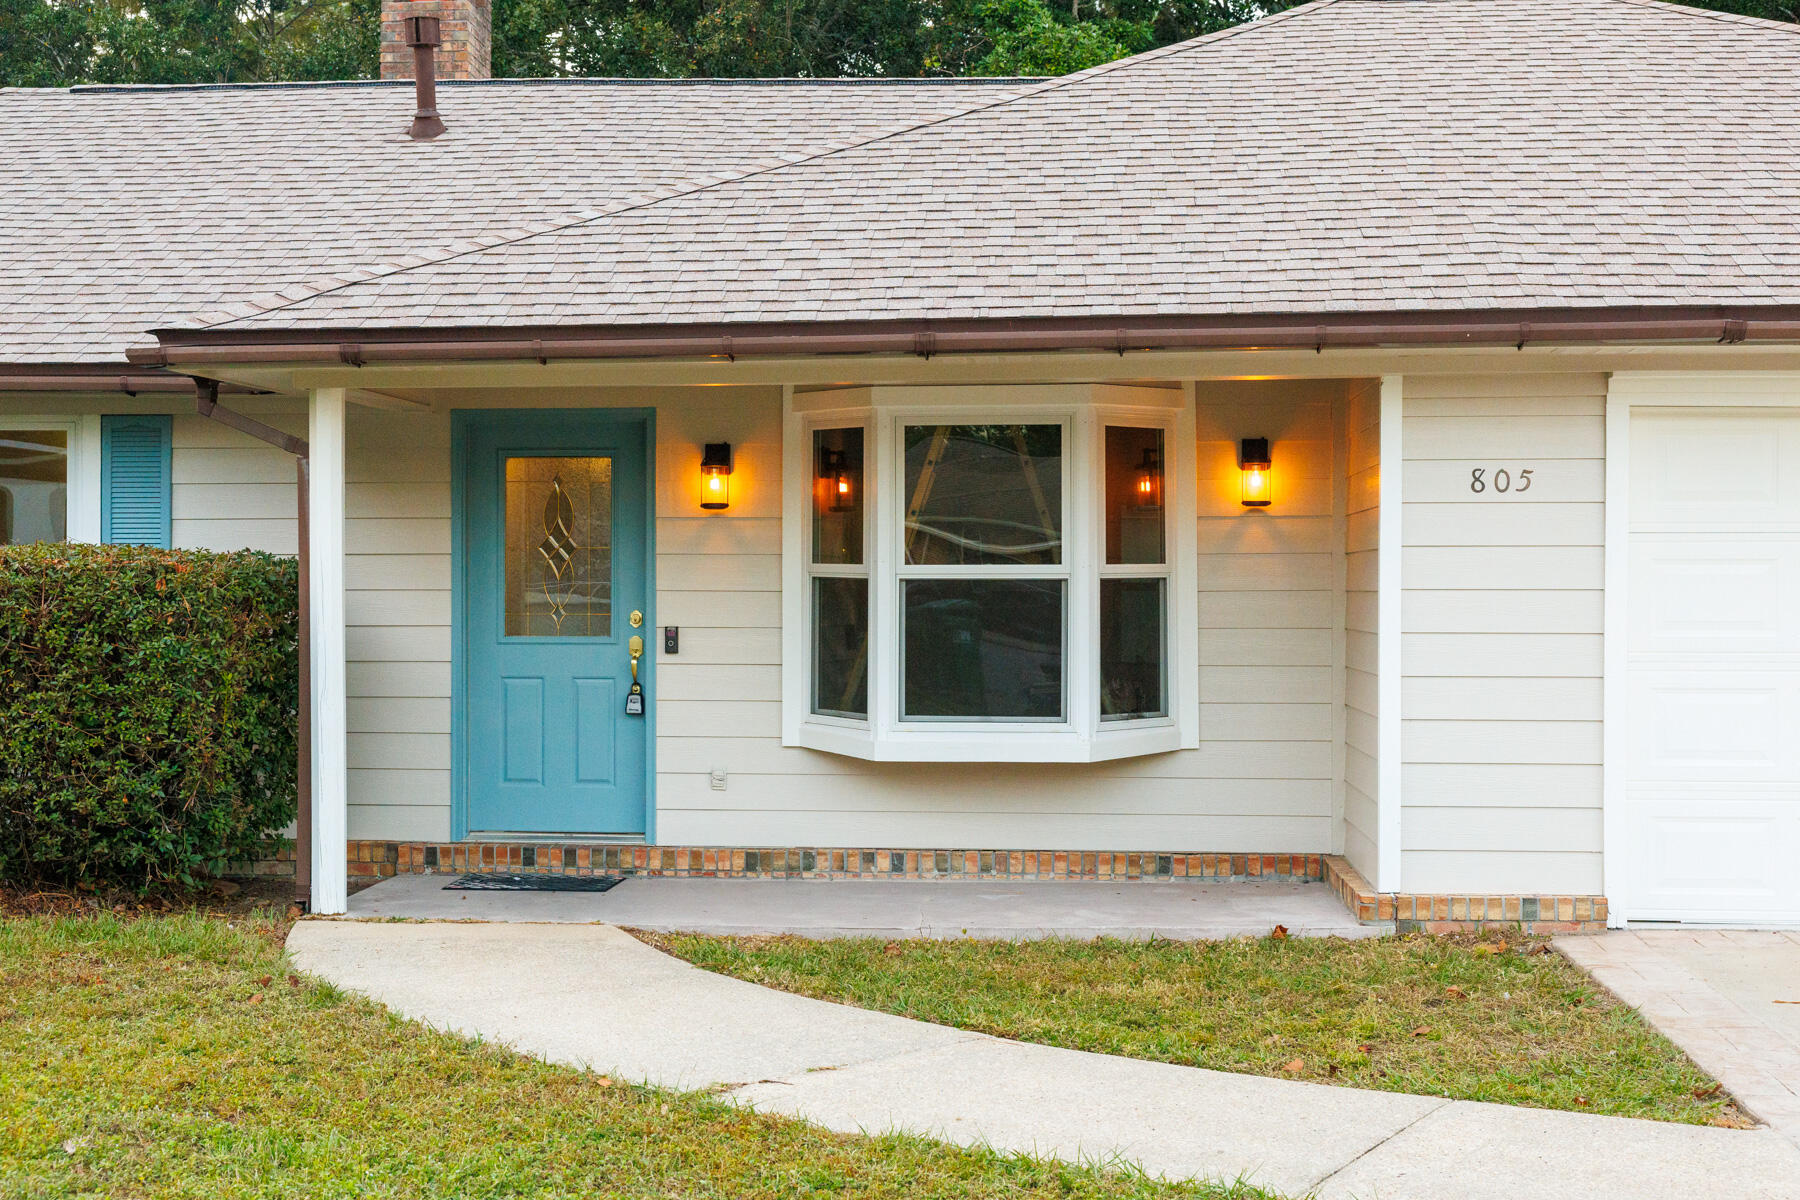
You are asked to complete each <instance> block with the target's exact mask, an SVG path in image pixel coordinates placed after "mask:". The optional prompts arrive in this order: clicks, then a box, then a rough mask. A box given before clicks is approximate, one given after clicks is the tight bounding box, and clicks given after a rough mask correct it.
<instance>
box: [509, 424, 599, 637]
mask: <svg viewBox="0 0 1800 1200" xmlns="http://www.w3.org/2000/svg"><path fill="white" fill-rule="evenodd" d="M611 633H612V459H610V458H509V459H507V460H506V636H507V637H608V636H610V635H611Z"/></svg>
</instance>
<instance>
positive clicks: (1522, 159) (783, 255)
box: [230, 0, 1800, 330]
mask: <svg viewBox="0 0 1800 1200" xmlns="http://www.w3.org/2000/svg"><path fill="white" fill-rule="evenodd" d="M1797 114H1800V30H1797V29H1796V28H1795V27H1792V26H1787V25H1780V24H1776V23H1773V22H1764V21H1755V20H1750V19H1746V18H1730V17H1724V18H1721V17H1718V16H1716V15H1713V14H1707V13H1702V12H1698V11H1696V10H1692V9H1684V8H1677V7H1673V6H1670V5H1665V4H1658V3H1653V2H1650V0H1322V2H1321V3H1317V4H1314V5H1311V6H1308V7H1306V8H1302V9H1297V10H1294V11H1291V12H1289V13H1286V14H1283V15H1281V16H1277V17H1274V18H1271V19H1269V20H1265V21H1262V22H1258V23H1256V24H1253V25H1250V26H1245V27H1241V28H1239V29H1237V30H1234V31H1229V32H1227V33H1225V34H1221V35H1214V36H1213V37H1210V38H1205V39H1200V40H1198V41H1195V42H1191V43H1187V44H1185V45H1183V46H1180V47H1173V48H1169V49H1165V50H1163V51H1156V52H1152V53H1150V54H1147V55H1142V56H1139V57H1138V58H1136V59H1131V60H1126V61H1125V62H1123V63H1117V64H1111V65H1109V66H1107V67H1102V68H1096V69H1095V70H1093V71H1090V72H1086V73H1084V74H1082V75H1078V76H1072V77H1069V78H1067V79H1064V80H1058V81H1052V82H1049V83H1046V84H1043V85H1040V86H1039V87H1037V88H1035V89H1032V88H1028V89H1024V91H1023V94H1021V95H1020V96H1018V97H1015V98H1010V99H1004V100H1000V101H998V102H994V103H990V104H986V105H983V106H980V107H977V108H974V109H973V110H972V111H969V112H967V113H964V114H962V115H959V116H955V117H952V118H950V119H946V120H940V121H933V122H929V123H925V124H922V125H921V126H920V127H918V128H916V129H914V130H911V131H908V132H904V133H900V134H896V135H892V136H887V137H883V138H880V139H878V140H874V141H871V142H869V143H868V144H866V145H863V146H860V147H856V148H851V149H846V150H841V151H838V152H835V153H830V154H826V155H823V156H819V157H815V158H813V159H811V160H809V161H804V162H799V163H796V164H793V165H789V166H786V167H782V168H781V169H778V170H770V171H762V172H759V173H755V174H751V175H748V176H747V177H745V178H742V179H739V180H736V181H733V182H727V183H722V184H718V185H715V186H711V187H707V188H704V189H701V190H697V191H693V192H690V193H686V194H682V195H679V196H674V197H671V198H667V199H664V200H662V201H660V202H657V203H654V204H649V205H644V206H640V207H637V208H633V209H629V210H627V211H621V212H617V213H615V214H613V215H610V216H605V217H601V218H597V219H592V220H587V221H583V222H581V223H578V224H575V225H572V226H570V227H568V228H565V229H562V230H560V231H555V232H548V233H543V234H539V235H537V236H533V237H529V238H526V239H523V240H521V241H518V242H516V243H513V244H510V245H507V246H504V247H498V248H494V249H490V250H486V251H482V252H477V253H469V254H464V255H461V256H457V257H454V258H452V259H449V260H447V261H444V262H441V263H437V264H432V265H426V266H421V267H416V268H413V269H409V270H404V271H398V272H394V273H391V274H388V275H385V276H383V277H381V278H378V279H372V280H368V281H364V282H360V283H357V284H354V285H352V286H347V287H343V288H339V289H336V290H332V291H330V292H328V293H326V294H323V295H319V296H317V297H315V298H312V299H308V300H305V301H302V302H299V303H292V304H288V305H285V306H283V307H281V308H279V309H277V310H275V311H272V312H266V313H263V314H259V315H253V316H250V317H247V318H243V319H240V320H237V321H235V322H233V323H232V324H231V326H230V327H231V328H242V329H256V330H271V329H279V328H308V327H321V326H340V325H356V326H365V327H410V326H422V325H439V326H444V325H450V326H492V325H500V324H539V325H557V324H563V325H609V324H639V323H662V322H674V323H683V322H712V321H743V322H757V321H792V320H812V319H821V320H823V319H829V320H854V319H888V318H980V317H1008V318H1017V317H1050V316H1061V317H1070V316H1093V315H1113V314H1139V315H1149V314H1177V313H1292V312H1315V311H1347V310H1389V311H1392V310H1411V309H1427V310H1446V309H1479V308H1493V307H1507V308H1536V307H1564V306H1573V307H1585V306H1603V305H1652V306H1654V305H1674V304H1683V305H1686V304H1699V303H1714V302H1717V303H1797V302H1800V121H1797V120H1796V119H1795V118H1796V115H1797Z"/></svg>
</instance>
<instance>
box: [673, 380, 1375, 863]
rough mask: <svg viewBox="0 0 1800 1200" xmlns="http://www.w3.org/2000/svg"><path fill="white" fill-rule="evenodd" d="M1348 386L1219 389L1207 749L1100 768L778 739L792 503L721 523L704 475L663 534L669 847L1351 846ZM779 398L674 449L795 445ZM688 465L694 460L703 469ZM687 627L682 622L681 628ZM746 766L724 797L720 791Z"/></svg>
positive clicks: (1203, 610)
mask: <svg viewBox="0 0 1800 1200" xmlns="http://www.w3.org/2000/svg"><path fill="white" fill-rule="evenodd" d="M1338 390H1341V388H1339V386H1338V385H1329V386H1324V387H1321V386H1319V385H1304V384H1301V385H1284V384H1275V385H1269V384H1263V385H1258V386H1256V387H1255V388H1246V387H1244V386H1242V385H1225V386H1224V387H1221V388H1216V389H1215V387H1214V385H1202V386H1201V398H1200V404H1199V429H1200V432H1199V475H1200V477H1201V478H1200V497H1201V498H1200V517H1199V522H1198V526H1197V528H1195V529H1194V530H1192V531H1191V532H1189V531H1180V530H1178V531H1176V536H1193V537H1196V538H1197V539H1198V548H1199V556H1200V570H1199V587H1200V596H1199V600H1200V603H1199V614H1200V629H1199V631H1198V632H1199V646H1200V653H1201V679H1200V694H1201V716H1200V727H1201V747H1200V749H1198V750H1185V751H1179V752H1176V753H1170V754H1159V755H1152V756H1148V757H1144V758H1137V759H1126V760H1121V761H1116V762H1106V763H1095V764H1075V765H1070V764H981V765H971V764H943V765H939V764H900V763H878V762H869V761H865V760H862V759H855V758H847V757H842V756H838V755H832V754H826V753H822V752H819V751H814V750H807V749H803V748H799V747H784V746H783V745H782V744H781V738H780V735H781V677H780V657H781V654H780V621H781V607H780V603H779V602H780V551H781V528H780V519H779V517H780V506H779V504H778V503H777V502H776V501H777V498H776V497H775V496H773V495H768V496H767V497H766V501H767V502H766V503H765V496H764V494H763V493H762V491H761V490H760V482H759V487H758V489H757V490H756V491H755V492H751V493H746V494H745V495H744V496H743V498H742V499H740V493H739V490H738V489H739V484H740V476H741V475H743V474H744V473H745V470H746V468H745V465H744V461H745V460H744V459H743V458H742V457H740V458H739V468H738V470H739V474H737V475H734V476H733V479H732V489H733V492H732V507H731V509H730V510H729V511H728V512H727V513H725V514H722V515H719V516H715V517H706V516H702V515H701V514H700V512H699V510H698V508H697V506H696V502H695V498H694V496H693V493H692V490H691V489H692V483H691V481H690V480H685V479H684V480H683V481H682V482H683V487H682V488H681V489H674V490H673V495H672V496H671V500H672V501H673V503H672V505H669V506H665V507H664V508H663V510H662V514H661V519H660V520H659V523H658V542H659V544H658V547H657V549H658V560H657V562H658V577H657V585H658V589H659V593H660V595H659V612H658V620H659V622H660V623H662V624H679V625H681V626H682V631H681V654H680V656H679V657H677V658H662V659H660V660H659V662H658V666H657V671H658V674H657V681H658V688H659V691H660V693H661V694H660V697H659V700H658V708H657V732H658V739H657V741H658V744H657V771H658V776H657V836H658V840H660V841H663V842H668V843H690V844H706V843H711V844H731V843H737V844H746V843H748V844H751V845H794V844H802V845H805V844H811V845H851V846H896V847H942V846H978V847H990V848H994V849H1019V848H1083V849H1100V850H1156V849H1163V850H1170V851H1174V850H1215V849H1229V850H1265V851H1316V852H1322V851H1326V850H1329V849H1331V848H1332V836H1331V830H1332V811H1333V800H1332V787H1333V783H1332V781H1333V778H1334V775H1335V773H1336V764H1335V758H1334V733H1333V711H1334V706H1335V704H1336V703H1337V696H1338V688H1337V682H1336V671H1335V658H1334V636H1335V631H1336V629H1337V626H1338V619H1337V615H1336V612H1335V610H1334V601H1335V589H1336V588H1337V587H1338V586H1339V583H1338V579H1339V574H1338V573H1339V570H1340V568H1341V563H1342V557H1341V553H1340V552H1339V551H1338V549H1337V545H1336V538H1335V535H1334V517H1333V507H1332V492H1333V489H1332V473H1333V434H1332V424H1331V406H1332V395H1333V392H1334V391H1338ZM780 418H781V411H780V400H779V397H778V396H776V397H772V398H771V399H770V400H769V401H768V403H767V404H766V405H764V404H762V403H760V402H759V403H749V402H747V401H745V400H743V399H739V400H738V401H737V402H735V403H734V404H732V405H731V406H730V407H729V409H724V408H721V409H716V410H715V409H705V408H699V409H695V410H691V411H690V413H689V415H686V416H684V415H683V413H682V412H681V411H677V410H674V409H671V410H669V411H666V412H664V413H662V414H661V415H660V416H659V428H661V429H662V430H663V437H664V439H665V441H667V442H671V443H678V444H681V449H682V452H684V453H686V454H687V455H688V457H689V458H691V459H694V461H696V462H697V457H696V456H697V454H698V446H699V444H700V443H701V442H702V441H717V440H720V439H722V438H725V437H732V439H733V440H734V441H736V442H739V443H740V445H739V452H740V455H741V454H742V446H743V445H749V446H751V447H753V448H754V449H753V450H752V454H753V455H754V456H755V457H754V459H753V461H752V463H751V469H752V470H753V473H754V475H755V477H756V479H757V480H758V481H763V480H768V481H773V480H774V479H775V478H777V468H778V466H779V463H778V461H776V460H773V459H771V460H768V461H766V462H765V461H763V459H762V457H761V449H760V448H761V447H763V446H774V445H776V444H778V442H779V437H778V434H779V429H780ZM1260 436H1268V437H1270V438H1271V439H1273V440H1274V441H1275V443H1276V454H1277V456H1278V458H1279V462H1278V466H1277V468H1276V478H1277V485H1276V486H1277V497H1276V506H1275V509H1274V510H1272V511H1271V512H1270V513H1266V514H1253V513H1248V512H1246V510H1245V509H1244V508H1243V506H1242V505H1241V504H1240V503H1239V498H1238V470H1237V440H1238V439H1239V438H1242V437H1260ZM690 466H691V464H690ZM678 618H679V619H678ZM715 768H719V769H723V770H725V771H726V773H727V777H728V782H727V786H726V788H725V790H723V791H716V790H714V789H713V788H712V786H711V783H710V780H709V778H708V775H709V773H710V772H711V771H712V770H713V769H715Z"/></svg>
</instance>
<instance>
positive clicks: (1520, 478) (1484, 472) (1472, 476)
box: [1469, 467, 1535, 495]
mask: <svg viewBox="0 0 1800 1200" xmlns="http://www.w3.org/2000/svg"><path fill="white" fill-rule="evenodd" d="M1534 469H1535V468H1533V467H1526V468H1525V469H1524V470H1522V471H1520V472H1519V473H1518V474H1517V475H1514V474H1513V473H1512V472H1511V471H1509V470H1507V469H1506V468H1505V467H1497V468H1495V470H1494V473H1493V474H1492V475H1489V474H1488V469H1487V468H1486V467H1476V468H1475V469H1474V470H1472V471H1470V472H1469V490H1470V491H1471V492H1474V493H1475V494H1476V495H1480V494H1481V493H1482V492H1486V491H1490V490H1492V491H1496V492H1501V493H1505V492H1529V491H1530V490H1531V472H1532V471H1533V470H1534Z"/></svg>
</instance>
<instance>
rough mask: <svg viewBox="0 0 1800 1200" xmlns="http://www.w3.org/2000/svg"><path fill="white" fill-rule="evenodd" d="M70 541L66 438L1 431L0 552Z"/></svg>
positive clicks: (27, 431) (59, 434) (54, 432)
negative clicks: (18, 547) (34, 543)
mask: <svg viewBox="0 0 1800 1200" xmlns="http://www.w3.org/2000/svg"><path fill="white" fill-rule="evenodd" d="M68 536H69V435H68V434H67V433H64V432H62V431H61V430H51V429H0V546H23V545H25V544H27V543H29V542H61V541H66V540H68Z"/></svg>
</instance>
